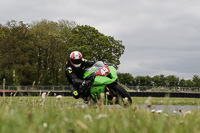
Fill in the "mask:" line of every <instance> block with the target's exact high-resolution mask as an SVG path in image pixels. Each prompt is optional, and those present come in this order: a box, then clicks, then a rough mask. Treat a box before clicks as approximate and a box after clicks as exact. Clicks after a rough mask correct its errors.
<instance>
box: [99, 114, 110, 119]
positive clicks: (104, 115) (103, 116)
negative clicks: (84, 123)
mask: <svg viewBox="0 0 200 133" xmlns="http://www.w3.org/2000/svg"><path fill="white" fill-rule="evenodd" d="M106 117H108V115H107V114H99V115H98V116H97V119H100V118H106Z"/></svg>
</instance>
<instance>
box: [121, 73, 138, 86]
mask: <svg viewBox="0 0 200 133" xmlns="http://www.w3.org/2000/svg"><path fill="white" fill-rule="evenodd" d="M117 75H118V77H119V82H120V83H122V84H124V85H127V86H135V80H134V77H133V76H132V75H131V74H130V73H118V74H117Z"/></svg>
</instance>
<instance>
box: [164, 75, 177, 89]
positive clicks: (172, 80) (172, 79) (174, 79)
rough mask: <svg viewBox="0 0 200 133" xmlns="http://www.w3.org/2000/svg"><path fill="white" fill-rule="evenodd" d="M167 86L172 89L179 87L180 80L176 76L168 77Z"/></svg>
mask: <svg viewBox="0 0 200 133" xmlns="http://www.w3.org/2000/svg"><path fill="white" fill-rule="evenodd" d="M166 84H167V85H168V86H170V87H172V86H178V85H179V78H178V77H176V76H174V75H169V76H167V77H166Z"/></svg>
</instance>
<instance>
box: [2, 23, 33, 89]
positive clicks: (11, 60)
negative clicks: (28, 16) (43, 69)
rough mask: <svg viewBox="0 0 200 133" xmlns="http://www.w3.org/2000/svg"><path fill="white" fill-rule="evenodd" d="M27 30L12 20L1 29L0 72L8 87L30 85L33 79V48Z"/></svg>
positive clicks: (25, 26) (26, 25) (26, 26)
mask: <svg viewBox="0 0 200 133" xmlns="http://www.w3.org/2000/svg"><path fill="white" fill-rule="evenodd" d="M29 28H30V26H29V25H28V24H24V23H23V22H22V21H20V22H18V23H17V22H16V21H14V20H12V21H8V22H7V24H6V25H5V26H3V27H1V35H0V36H1V41H0V47H1V49H0V53H1V59H0V60H1V61H0V62H1V64H0V68H1V70H0V71H1V73H2V76H4V77H5V78H6V81H7V83H9V84H10V85H12V84H32V82H33V79H34V78H35V77H34V76H35V75H34V73H35V72H34V71H35V69H34V65H33V64H34V60H33V57H34V52H33V51H34V47H33V44H32V34H31V33H30V32H29ZM13 72H15V78H14V77H13V76H14V75H13Z"/></svg>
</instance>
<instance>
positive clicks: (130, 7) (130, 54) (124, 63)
mask: <svg viewBox="0 0 200 133" xmlns="http://www.w3.org/2000/svg"><path fill="white" fill-rule="evenodd" d="M42 19H47V20H51V21H55V22H57V21H58V20H61V19H66V20H69V21H75V22H76V23H77V24H79V25H90V26H92V27H94V28H96V29H97V30H98V31H99V32H101V33H103V34H104V35H107V36H114V38H115V39H116V40H122V43H123V45H125V52H124V54H123V55H122V57H121V58H120V61H121V65H120V66H119V70H118V71H119V72H123V73H131V74H132V75H133V76H134V77H135V76H138V75H143V76H144V75H149V76H155V75H160V74H164V75H165V76H168V75H176V76H178V77H180V78H185V79H191V78H192V77H193V75H200V0H4V1H3V0H1V4H0V23H1V24H5V23H6V22H7V21H8V20H16V21H24V23H31V22H32V21H40V20H42Z"/></svg>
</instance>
